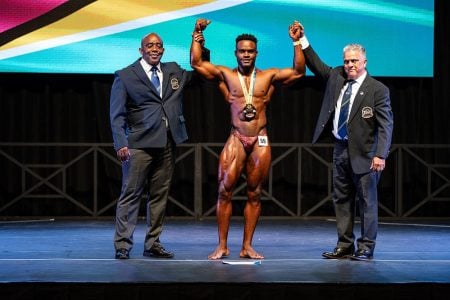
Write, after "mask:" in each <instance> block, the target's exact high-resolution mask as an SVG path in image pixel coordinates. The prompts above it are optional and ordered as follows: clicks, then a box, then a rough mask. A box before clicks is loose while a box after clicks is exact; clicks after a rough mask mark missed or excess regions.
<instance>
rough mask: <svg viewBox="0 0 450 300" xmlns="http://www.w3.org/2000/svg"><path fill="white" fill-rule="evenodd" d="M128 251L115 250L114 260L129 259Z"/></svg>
mask: <svg viewBox="0 0 450 300" xmlns="http://www.w3.org/2000/svg"><path fill="white" fill-rule="evenodd" d="M129 258H130V251H128V250H127V249H117V250H116V259H129Z"/></svg>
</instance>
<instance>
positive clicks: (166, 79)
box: [161, 63, 170, 99]
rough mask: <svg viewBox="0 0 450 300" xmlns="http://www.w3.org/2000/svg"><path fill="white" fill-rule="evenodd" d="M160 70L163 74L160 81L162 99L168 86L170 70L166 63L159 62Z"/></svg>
mask: <svg viewBox="0 0 450 300" xmlns="http://www.w3.org/2000/svg"><path fill="white" fill-rule="evenodd" d="M161 72H162V73H163V74H164V76H163V77H164V78H163V82H162V86H161V88H162V95H163V99H164V98H166V96H167V87H168V86H169V77H170V70H169V68H168V67H167V65H166V64H164V63H161Z"/></svg>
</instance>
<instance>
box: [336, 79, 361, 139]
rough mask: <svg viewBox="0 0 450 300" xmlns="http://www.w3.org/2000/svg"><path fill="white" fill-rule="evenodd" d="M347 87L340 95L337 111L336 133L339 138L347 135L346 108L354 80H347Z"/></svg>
mask: <svg viewBox="0 0 450 300" xmlns="http://www.w3.org/2000/svg"><path fill="white" fill-rule="evenodd" d="M347 82H348V85H347V89H346V90H345V92H344V96H342V102H341V111H340V113H339V122H338V130H337V132H338V135H339V136H340V137H341V139H344V138H345V137H347V118H348V109H349V107H350V97H351V96H352V85H353V84H354V83H355V82H356V81H354V80H349V81H347Z"/></svg>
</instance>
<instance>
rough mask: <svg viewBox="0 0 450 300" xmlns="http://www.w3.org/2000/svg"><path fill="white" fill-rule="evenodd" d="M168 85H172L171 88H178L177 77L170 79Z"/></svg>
mask: <svg viewBox="0 0 450 300" xmlns="http://www.w3.org/2000/svg"><path fill="white" fill-rule="evenodd" d="M170 85H171V86H172V90H178V89H179V88H180V84H179V83H178V79H177V78H175V77H174V78H172V79H170Z"/></svg>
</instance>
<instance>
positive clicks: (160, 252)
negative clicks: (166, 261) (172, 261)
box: [143, 245, 174, 258]
mask: <svg viewBox="0 0 450 300" xmlns="http://www.w3.org/2000/svg"><path fill="white" fill-rule="evenodd" d="M143 255H144V256H148V257H156V258H172V257H173V256H174V254H173V253H172V252H170V251H168V250H166V249H164V247H163V246H162V245H153V247H151V248H150V250H144V254H143Z"/></svg>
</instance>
